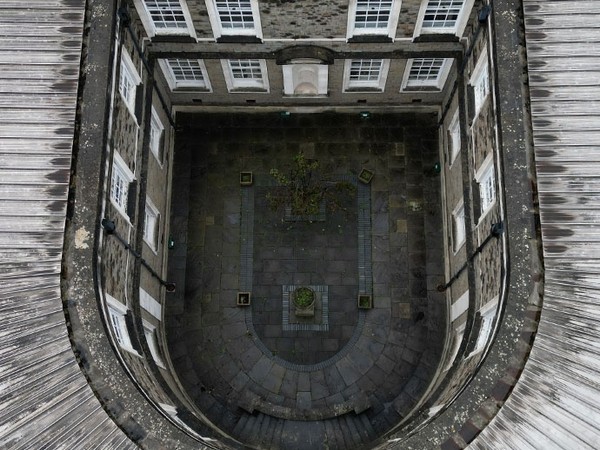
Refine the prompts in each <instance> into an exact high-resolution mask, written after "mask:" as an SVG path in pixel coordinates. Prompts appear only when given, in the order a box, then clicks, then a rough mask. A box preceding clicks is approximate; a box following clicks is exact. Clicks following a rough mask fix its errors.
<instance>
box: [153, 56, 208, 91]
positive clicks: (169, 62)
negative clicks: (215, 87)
mask: <svg viewBox="0 0 600 450" xmlns="http://www.w3.org/2000/svg"><path fill="white" fill-rule="evenodd" d="M158 64H159V65H160V67H161V69H162V71H163V73H164V75H165V78H166V79H167V83H168V84H169V87H170V88H171V90H172V91H175V90H186V89H190V90H204V91H207V92H210V91H211V85H210V80H209V78H208V74H207V72H206V66H205V65H204V61H202V60H201V59H183V58H169V59H161V60H159V62H158Z"/></svg>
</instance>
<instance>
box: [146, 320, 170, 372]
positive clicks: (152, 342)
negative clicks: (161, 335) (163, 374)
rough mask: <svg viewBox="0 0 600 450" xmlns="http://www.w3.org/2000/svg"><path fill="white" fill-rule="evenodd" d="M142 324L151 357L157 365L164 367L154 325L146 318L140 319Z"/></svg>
mask: <svg viewBox="0 0 600 450" xmlns="http://www.w3.org/2000/svg"><path fill="white" fill-rule="evenodd" d="M142 326H143V328H144V337H145V338H146V342H147V343H148V348H149V349H150V354H151V355H152V359H153V360H154V362H155V363H156V365H157V366H158V367H161V368H162V369H165V368H166V366H165V363H164V361H163V358H162V356H161V352H160V349H159V346H158V342H157V337H158V336H157V333H156V327H155V326H154V325H152V324H151V323H150V322H148V321H147V320H146V319H142Z"/></svg>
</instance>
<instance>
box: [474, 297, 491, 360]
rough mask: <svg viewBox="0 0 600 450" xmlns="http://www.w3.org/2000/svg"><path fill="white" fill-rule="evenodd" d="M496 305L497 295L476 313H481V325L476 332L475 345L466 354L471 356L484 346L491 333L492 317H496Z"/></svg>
mask: <svg viewBox="0 0 600 450" xmlns="http://www.w3.org/2000/svg"><path fill="white" fill-rule="evenodd" d="M497 307H498V297H494V298H493V299H492V300H490V301H489V302H487V303H486V304H485V305H483V306H482V307H481V308H480V309H479V311H478V313H479V314H480V315H481V325H480V327H479V331H478V334H477V341H475V347H474V348H473V351H472V352H471V353H470V354H469V356H467V358H470V357H471V356H473V355H475V354H477V353H480V352H481V351H482V350H483V349H484V348H485V346H486V344H487V341H488V339H489V337H490V335H491V334H492V331H493V325H494V319H495V318H496V310H497Z"/></svg>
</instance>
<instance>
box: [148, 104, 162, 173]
mask: <svg viewBox="0 0 600 450" xmlns="http://www.w3.org/2000/svg"><path fill="white" fill-rule="evenodd" d="M164 132H165V126H164V125H163V123H162V121H161V120H160V117H158V113H157V112H156V109H155V108H154V106H153V107H152V118H151V119H150V152H151V153H152V154H153V155H154V157H155V158H156V161H158V164H159V165H160V166H161V167H162V163H163V161H162V159H163V149H162V148H161V138H162V135H163V133H164Z"/></svg>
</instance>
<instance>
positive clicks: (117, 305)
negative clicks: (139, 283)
mask: <svg viewBox="0 0 600 450" xmlns="http://www.w3.org/2000/svg"><path fill="white" fill-rule="evenodd" d="M105 298H106V309H107V312H108V316H107V317H108V321H109V323H110V325H111V330H112V334H113V336H114V338H115V340H116V341H117V343H118V344H119V347H121V348H122V349H123V350H126V351H128V352H129V353H133V354H134V355H136V356H141V355H140V354H139V353H138V352H137V350H135V349H134V348H133V346H132V345H131V338H130V337H129V331H128V330H127V323H126V322H125V315H126V314H127V311H128V309H127V305H125V304H123V303H121V302H120V301H119V300H117V299H116V298H114V297H113V296H111V295H109V294H108V293H107V294H105Z"/></svg>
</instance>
